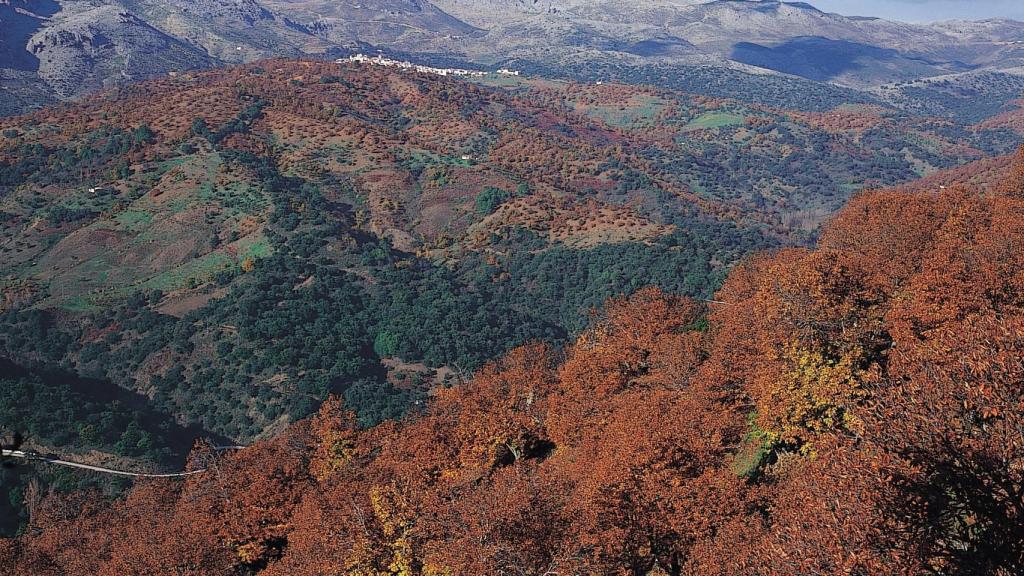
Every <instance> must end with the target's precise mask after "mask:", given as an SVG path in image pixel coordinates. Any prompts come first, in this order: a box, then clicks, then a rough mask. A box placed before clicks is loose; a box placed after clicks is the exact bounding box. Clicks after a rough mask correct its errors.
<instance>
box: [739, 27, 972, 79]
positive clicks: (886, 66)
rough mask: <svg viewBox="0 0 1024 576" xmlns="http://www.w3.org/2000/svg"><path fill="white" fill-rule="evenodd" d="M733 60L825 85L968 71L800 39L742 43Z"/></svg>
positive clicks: (894, 54) (855, 44)
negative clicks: (842, 79)
mask: <svg viewBox="0 0 1024 576" xmlns="http://www.w3.org/2000/svg"><path fill="white" fill-rule="evenodd" d="M730 58H732V59H733V60H735V61H737V62H740V63H743V64H750V65H752V66H759V67H761V68H767V69H769V70H775V71H777V72H783V73H786V74H792V75H794V76H800V77H803V78H807V79H809V80H815V81H818V82H825V81H829V80H833V79H835V78H837V77H839V76H841V75H843V74H848V73H854V74H856V75H858V76H861V77H863V78H865V79H868V80H876V79H882V80H891V79H896V78H898V77H901V76H904V75H909V76H913V75H916V74H922V73H923V74H929V73H943V72H956V71H965V70H969V69H970V68H971V67H970V66H968V65H967V64H964V63H962V62H935V61H931V60H927V59H924V58H917V57H913V56H908V55H906V54H902V53H900V52H899V51H897V50H893V49H891V48H879V47H878V46H872V45H870V44H862V43H859V42H849V41H846V40H832V39H830V38H822V37H820V36H801V37H798V38H794V39H792V40H789V41H787V42H784V43H782V44H779V45H778V46H762V45H760V44H754V43H752V42H739V43H737V44H735V45H734V46H733V49H732V54H731V55H730Z"/></svg>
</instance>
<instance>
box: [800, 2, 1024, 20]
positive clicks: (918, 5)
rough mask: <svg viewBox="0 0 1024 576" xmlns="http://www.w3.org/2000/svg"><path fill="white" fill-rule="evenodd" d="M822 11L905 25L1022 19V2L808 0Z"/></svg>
mask: <svg viewBox="0 0 1024 576" xmlns="http://www.w3.org/2000/svg"><path fill="white" fill-rule="evenodd" d="M808 2H809V3H810V4H813V5H814V6H815V7H817V8H820V9H821V10H824V11H826V12H838V13H840V14H846V15H848V16H880V17H882V18H889V19H894V20H904V21H907V22H923V21H930V20H948V19H954V18H967V19H971V20H980V19H983V18H1014V19H1017V20H1024V0H808Z"/></svg>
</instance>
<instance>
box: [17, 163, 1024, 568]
mask: <svg viewBox="0 0 1024 576" xmlns="http://www.w3.org/2000/svg"><path fill="white" fill-rule="evenodd" d="M1019 179H1020V176H1019V172H1017V173H1016V174H1015V176H1014V177H1012V178H1011V179H1010V180H1009V182H1008V183H1007V184H1006V185H1005V186H1003V187H1001V188H999V189H998V190H999V191H998V192H988V193H977V192H972V191H969V190H967V189H963V188H958V189H952V190H949V191H943V192H940V193H929V194H917V195H913V194H908V193H901V192H893V191H889V192H881V193H875V194H868V195H864V196H861V197H859V198H857V199H856V200H854V201H853V202H852V203H851V205H850V206H849V207H848V208H847V209H846V210H845V211H844V212H843V213H841V214H840V215H839V216H838V217H837V218H836V220H835V221H834V222H833V223H832V224H831V225H830V226H829V228H828V230H826V231H825V233H824V234H823V235H822V238H821V241H820V243H819V247H818V248H817V249H816V250H813V251H811V250H787V251H783V252H780V253H777V254H773V255H762V256H758V257H756V258H753V259H751V260H750V261H748V262H747V263H746V264H744V265H743V266H741V267H739V268H738V269H736V270H735V271H734V272H733V273H732V275H731V276H730V278H729V280H728V281H727V282H726V284H725V286H724V287H723V289H722V290H721V292H720V293H719V296H718V298H719V299H720V300H721V301H722V302H724V303H718V304H714V305H713V306H714V310H713V312H712V313H711V314H710V315H709V322H710V329H709V330H707V331H706V332H705V331H701V330H700V329H699V327H700V325H701V317H702V314H703V311H702V310H701V308H700V307H699V306H698V305H697V304H695V303H694V302H691V301H688V300H685V299H681V298H676V297H672V296H668V295H665V294H663V293H661V292H659V291H657V290H651V289H648V290H642V291H640V292H638V293H637V294H635V295H633V296H632V297H629V298H620V299H613V300H612V301H610V302H609V303H608V306H607V308H606V311H605V312H604V314H603V315H602V316H599V317H595V321H594V324H593V326H592V327H591V328H590V329H589V330H588V331H587V332H585V333H584V334H583V335H581V336H580V337H579V339H578V340H577V341H576V342H575V343H574V344H573V345H572V346H570V347H569V348H568V349H567V350H566V351H565V352H564V357H563V356H562V355H560V353H559V352H558V351H555V350H551V349H549V348H548V347H545V346H542V345H531V346H527V347H524V348H520V349H518V350H515V351H513V352H512V353H511V354H509V355H508V356H507V357H506V358H504V359H502V360H500V361H498V362H495V363H493V364H491V365H490V366H488V367H487V368H485V369H484V370H482V371H481V373H480V374H478V375H477V376H476V377H475V378H474V379H473V380H472V381H471V382H469V383H467V384H465V385H463V386H460V387H457V388H453V389H450V390H443V391H439V392H438V393H437V396H436V398H435V399H434V400H433V401H432V403H431V405H430V407H429V408H428V409H427V410H426V412H425V413H423V414H421V415H419V416H417V417H414V418H412V419H410V420H409V421H406V422H404V423H390V424H385V425H381V426H379V427H376V428H374V429H370V430H362V431H360V430H357V429H356V427H355V426H354V423H353V419H352V416H351V415H350V414H348V413H346V412H345V411H344V410H343V409H342V407H341V406H340V405H339V403H338V402H336V401H331V402H328V403H326V404H325V405H324V407H323V408H322V410H321V411H320V413H319V415H318V416H316V417H315V418H313V419H312V420H311V421H309V422H303V423H299V424H297V425H295V426H293V427H292V428H291V429H290V430H289V431H288V432H287V433H286V434H284V435H283V436H282V437H281V438H278V439H276V440H274V441H270V442H264V443H261V444H259V445H256V446H254V447H252V448H249V449H247V450H244V451H241V452H240V453H238V454H232V455H224V456H221V457H217V458H215V457H213V456H212V455H210V454H205V455H204V454H198V455H197V457H198V458H202V459H204V460H205V461H207V463H208V465H209V466H210V470H209V471H208V472H206V473H204V474H199V475H197V476H194V477H191V478H189V479H187V480H185V481H183V482H146V483H141V484H139V485H138V486H136V487H135V488H134V489H133V490H132V492H131V493H130V494H129V495H128V496H127V497H126V498H124V499H123V500H120V501H118V502H116V503H114V504H113V505H106V504H103V503H100V502H98V501H97V500H96V499H95V498H93V497H91V495H88V494H78V495H72V496H70V497H58V496H51V497H49V498H47V499H46V500H45V501H44V503H43V504H42V505H40V506H38V507H37V509H36V510H35V515H34V517H33V519H32V523H31V525H30V527H29V530H28V532H27V533H26V534H25V536H23V537H21V538H19V539H18V540H16V541H5V542H0V559H2V560H3V566H4V568H3V569H5V570H6V572H4V574H5V576H6V574H14V575H28V574H31V575H40V574H43V575H45V574H67V575H72V576H77V575H80V574H81V575H85V574H90V575H91V574H257V573H258V574H265V575H275V576H277V575H285V574H288V575H310V576H312V575H322V574H350V575H357V574H373V575H382V574H386V575H413V574H423V575H441V574H450V575H455V574H624V575H625V574H629V575H647V574H673V575H676V574H722V575H726V574H728V575H740V574H761V575H778V576H783V575H792V574H808V575H810V574H908V575H909V574H993V575H1000V576H1002V575H1005V576H1009V575H1011V574H1019V573H1020V572H1021V570H1022V569H1024V435H1022V430H1024V402H1022V398H1024V384H1022V383H1024V360H1022V358H1024V251H1021V250H1020V246H1021V245H1022V243H1024V199H1021V197H1020V194H1019Z"/></svg>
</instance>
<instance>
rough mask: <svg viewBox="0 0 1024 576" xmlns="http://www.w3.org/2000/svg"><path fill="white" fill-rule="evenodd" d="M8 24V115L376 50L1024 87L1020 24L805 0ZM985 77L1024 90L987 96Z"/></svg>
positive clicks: (309, 11) (741, 75) (929, 92)
mask: <svg viewBox="0 0 1024 576" xmlns="http://www.w3.org/2000/svg"><path fill="white" fill-rule="evenodd" d="M0 23H2V25H3V26H4V28H5V30H10V33H8V34H5V37H4V38H0V79H3V82H0V88H2V90H3V92H2V93H3V94H4V96H5V97H4V98H3V99H2V102H0V115H5V114H14V113H19V112H26V111H30V110H33V109H36V108H38V107H39V106H42V105H48V104H52V103H54V102H57V101H67V100H72V99H77V98H80V97H81V96H83V95H85V94H89V93H93V92H95V91H97V90H99V89H101V88H103V87H109V86H113V85H119V84H126V83H130V82H132V81H137V80H141V79H147V78H155V77H161V76H165V75H167V74H168V73H178V72H187V71H191V70H195V69H199V68H209V67H214V66H220V65H227V64H239V63H244V62H252V61H256V60H260V59H265V58H271V57H292V58H294V57H312V58H318V59H324V60H331V59H334V58H336V57H338V56H344V55H348V54H350V53H352V52H367V53H374V52H378V51H380V52H386V53H389V54H392V55H401V56H403V57H407V58H409V59H412V60H416V61H423V62H436V63H449V64H450V63H458V64H459V65H461V66H464V67H465V66H469V67H477V68H483V69H488V70H495V69H497V68H500V67H503V66H504V67H508V66H514V67H517V68H520V69H523V70H529V71H537V72H541V71H543V72H544V74H543V75H545V76H547V77H552V76H555V77H563V78H566V77H567V78H574V79H578V80H588V81H593V80H609V79H618V80H620V81H629V82H632V81H633V80H632V79H630V77H635V78H636V80H637V81H640V82H643V83H647V84H654V85H659V86H662V87H666V88H682V89H686V90H687V91H690V92H700V93H704V94H706V95H709V96H721V95H722V94H721V90H723V89H724V90H730V89H731V92H728V93H729V94H736V93H743V94H746V96H745V98H746V99H747V100H749V101H751V102H756V103H761V104H769V105H777V104H778V102H779V98H780V94H779V93H780V92H781V93H783V94H784V95H785V97H787V98H788V99H789V101H788V102H787V105H786V106H785V107H787V108H800V109H805V110H811V109H815V110H817V105H818V103H819V101H820V99H821V98H822V96H823V95H827V97H829V98H830V101H831V102H832V106H829V108H831V107H834V106H835V105H838V104H843V103H846V104H850V103H876V104H877V103H887V104H890V105H894V106H896V107H898V108H900V109H902V110H905V111H910V112H914V113H925V114H929V115H936V114H937V115H942V116H948V115H949V114H951V113H956V112H958V111H960V110H961V109H965V108H966V109H973V110H974V113H975V114H979V113H984V114H986V116H985V117H988V116H992V115H995V114H998V113H1000V112H1003V111H1005V110H1004V107H1005V106H1007V104H1008V103H1009V101H1010V100H1013V99H1016V98H1018V97H1019V96H1020V94H1021V93H1022V92H1024V76H1022V75H1021V74H1020V71H1021V66H1022V65H1024V44H1021V42H1020V38H1021V37H1022V33H1024V24H1022V23H1020V22H1015V21H1011V20H993V21H986V22H946V23H940V24H932V25H918V24H907V23H901V22H891V21H886V20H882V19H877V18H851V17H845V16H840V15H838V14H829V13H825V12H822V11H820V10H818V9H816V8H814V7H813V6H811V5H810V4H806V3H801V2H777V1H770V0H764V1H748V0H716V1H707V2H701V1H691V0H687V1H679V0H643V1H640V2H630V3H627V4H623V3H621V2H613V1H609V0H585V1H584V0H579V1H577V0H571V1H561V0H559V1H549V0H545V1H544V2H533V1H530V2H524V1H518V0H515V1H504V0H433V1H428V0H360V1H358V2H355V1H348V0H346V1H329V2H328V1H319V0H231V1H229V2H219V1H218V2H214V1H212V0H173V1H169V2H165V1H159V2H158V1H155V0H89V1H87V2H82V1H70V0H47V1H45V2H28V1H27V0H0ZM680 76H682V77H684V79H683V80H680V79H679V77H680ZM978 77H982V78H987V79H991V80H993V81H994V82H995V83H996V84H999V85H1003V86H1005V87H1007V88H1009V89H1010V90H1012V91H1014V93H1013V94H1011V95H1010V96H1009V97H1007V96H1006V94H1005V90H996V91H994V92H993V91H991V90H988V89H986V88H985V85H987V84H989V82H983V83H981V87H980V88H979V82H978V81H977V78H978ZM680 82H683V83H685V86H684V85H683V84H679V83H680ZM933 82H942V83H944V85H943V86H932V83H933ZM905 84H908V85H910V87H909V88H907V89H904V88H905V87H904V85H905ZM704 87H706V89H707V90H708V91H707V92H704V91H703V89H704ZM979 99H983V102H982V106H980V107H978V106H976V104H978V103H979V102H978V101H979ZM951 109H952V110H951ZM818 111H823V110H818ZM980 119H983V118H980ZM980 119H979V120H980Z"/></svg>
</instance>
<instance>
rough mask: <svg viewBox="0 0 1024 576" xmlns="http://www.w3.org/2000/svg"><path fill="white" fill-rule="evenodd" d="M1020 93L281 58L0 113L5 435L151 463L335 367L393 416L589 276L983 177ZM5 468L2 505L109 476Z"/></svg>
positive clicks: (542, 319)
mask: <svg viewBox="0 0 1024 576" xmlns="http://www.w3.org/2000/svg"><path fill="white" fill-rule="evenodd" d="M1013 118H1014V115H1013V114H1007V115H1006V116H1005V117H1000V118H998V119H996V120H993V121H992V122H990V123H986V124H979V125H965V124H958V123H957V122H955V121H952V120H949V119H941V118H932V117H919V116H913V115H909V114H906V113H903V112H900V111H899V110H897V109H895V108H891V107H888V106H886V105H884V104H879V103H874V104H858V105H844V106H840V107H837V108H827V109H826V110H825V111H820V112H807V111H803V112H800V111H794V110H785V109H781V108H770V107H766V106H764V105H755V104H751V103H747V102H743V101H741V100H737V99H724V98H711V97H708V96H700V95H693V94H687V93H684V92H676V91H670V90H664V89H656V88H649V87H638V86H628V85H622V84H600V85H598V84H593V83H589V84H584V83H569V82H561V81H552V80H545V79H537V78H510V77H504V76H498V75H492V76H489V77H486V78H482V79H479V80H478V81H475V82H466V81H462V80H454V79H450V78H441V77H438V76H434V75H425V74H418V73H405V72H397V71H393V70H387V69H383V68H379V67H369V66H349V65H336V64H326V63H323V62H296V61H286V60H273V61H266V62H261V63H258V64H253V65H248V66H241V67H236V68H230V69H225V70H219V71H214V72H208V73H202V74H181V75H178V76H176V77H173V78H165V79H163V80H160V81H155V82H151V83H147V84H143V85H138V86H133V87H129V88H123V89H118V90H113V91H110V92H107V93H104V94H101V95H99V96H96V97H93V98H91V99H89V100H87V101H85V102H82V103H80V104H75V105H67V106H64V107H61V108H56V109H50V110H45V111H41V112H39V113H36V114H34V115H31V116H23V117H18V118H9V119H4V120H0V361H2V362H4V364H3V366H5V367H7V368H9V369H7V368H5V370H4V373H3V374H0V382H2V385H3V388H4V391H5V392H4V393H3V394H0V407H3V409H4V410H3V412H2V415H3V420H0V432H3V433H10V432H22V433H25V434H27V435H28V446H29V447H31V448H33V449H38V450H40V451H45V452H56V453H60V454H63V455H65V456H75V457H77V458H78V459H81V460H88V461H91V462H100V463H108V464H109V463H113V464H117V465H119V466H121V467H127V468H130V469H133V470H157V469H168V468H173V467H176V466H177V465H179V464H180V463H181V462H182V461H183V460H184V455H185V453H186V452H187V450H188V447H189V446H190V445H191V442H192V440H193V439H194V438H195V437H197V436H205V437H213V438H221V439H223V440H226V441H227V440H230V441H234V442H243V443H247V442H249V441H252V440H254V439H261V438H270V437H274V436H275V435H277V434H279V433H281V432H282V431H283V430H285V429H286V428H288V426H289V425H290V424H292V423H294V422H295V421H296V420H298V419H301V418H305V417H308V416H310V415H311V414H313V413H315V412H316V410H317V408H318V407H319V406H320V404H321V403H322V402H323V401H324V400H325V399H326V398H328V397H329V396H330V395H332V394H333V395H337V396H339V397H341V398H343V399H344V403H345V405H346V406H347V407H348V408H349V409H351V410H353V411H354V412H355V413H356V415H357V418H358V421H359V422H360V424H361V425H372V424H374V423H377V422H380V421H382V420H386V419H389V418H396V417H399V416H401V415H402V414H405V413H406V412H408V411H410V410H412V411H414V412H415V411H418V410H421V409H422V408H423V406H424V405H425V404H426V402H427V398H428V397H429V395H430V394H431V393H432V391H434V390H436V389H439V388H444V387H448V386H451V385H455V384H459V383H461V382H464V381H465V380H467V379H469V378H470V377H471V376H472V374H473V373H474V372H476V371H477V370H479V369H480V368H481V367H482V366H483V365H484V364H485V363H486V362H488V361H490V360H493V359H496V358H499V357H501V356H502V355H504V354H505V353H506V352H508V351H509V350H511V349H513V348H515V347H517V346H520V345H523V344H526V343H528V342H534V341H542V342H545V343H547V344H548V345H550V346H552V347H553V348H554V349H558V348H559V347H560V346H562V345H563V344H565V343H567V342H570V341H572V340H573V339H575V338H576V337H577V336H578V335H579V334H580V332H581V331H583V330H585V329H586V328H587V327H588V325H589V324H590V323H591V320H592V316H591V311H592V310H594V309H598V308H600V307H601V306H602V304H603V302H604V301H605V300H606V299H607V298H609V297H613V296H617V295H620V294H632V293H634V292H636V291H637V290H639V289H641V288H643V287H645V286H655V287H658V288H660V289H662V290H663V291H665V292H666V293H668V294H672V295H676V296H679V295H685V296H689V297H693V298H696V299H706V298H709V297H710V296H711V295H712V294H713V293H714V292H715V291H716V290H717V289H718V288H719V287H720V286H721V283H722V281H723V279H724V278H725V277H726V275H727V274H728V273H729V271H730V270H731V269H732V267H733V266H734V265H735V264H736V263H737V262H739V261H740V260H741V259H742V258H743V257H744V256H746V255H748V254H750V253H752V252H755V251H758V250H763V249H766V248H777V247H782V246H803V245H807V244H808V243H810V242H811V241H812V240H813V239H814V238H815V237H816V235H817V234H818V230H819V226H820V224H821V223H822V222H823V221H826V220H827V219H828V218H829V217H830V215H831V214H832V213H833V212H834V211H835V210H836V209H838V208H839V207H840V206H841V205H842V204H843V203H844V202H845V201H846V200H847V199H848V198H849V197H850V196H851V195H852V194H854V193H855V192H856V191H858V190H861V189H863V188H872V187H878V186H883V185H890V184H896V183H900V182H906V181H908V180H911V179H914V178H917V177H918V176H921V175H930V176H929V177H928V178H929V179H927V180H925V181H924V182H926V184H919V185H918V186H920V187H921V189H924V190H928V191H934V190H937V189H939V187H940V186H943V185H949V184H950V183H951V182H953V181H971V182H975V183H977V184H978V186H979V187H984V186H985V185H986V182H991V180H992V178H991V177H990V176H988V175H990V174H994V173H998V172H1000V170H1001V169H1002V168H1004V167H1005V162H1006V161H1005V160H1004V159H1002V157H996V158H995V159H994V160H993V159H992V158H990V156H989V155H992V154H1000V153H1004V152H1007V151H1009V150H1010V149H1011V148H1012V147H1013V146H1014V143H1016V142H1018V141H1019V139H1020V134H1019V133H1018V132H1017V131H1016V130H1018V129H1019V126H1018V125H1017V123H1016V122H1014V121H1013ZM947 169H948V170H947ZM968 174H970V175H972V176H971V178H968V177H967V175H968ZM961 177H962V178H961ZM22 470H23V469H16V470H15V471H13V472H12V471H4V472H3V474H4V484H3V491H4V493H5V494H4V497H3V498H2V499H0V506H2V507H3V508H2V509H3V510H4V511H9V512H10V513H9V514H5V516H6V517H7V518H10V519H11V520H10V521H9V522H6V523H4V525H3V526H2V528H3V529H5V530H13V529H15V528H16V526H17V525H18V524H19V523H20V522H22V521H23V520H24V518H25V511H24V509H23V508H22V504H23V503H24V502H25V501H26V499H25V494H26V491H27V492H29V493H33V494H41V493H45V492H46V490H47V489H48V487H50V486H56V487H58V488H62V489H68V488H74V487H78V486H81V485H86V484H97V483H99V484H101V485H102V486H101V487H103V488H104V489H108V490H111V489H114V488H117V486H110V485H107V483H105V482H103V481H102V480H101V481H97V479H95V478H92V477H88V476H82V475H77V474H57V473H52V474H50V473H48V474H47V475H46V476H45V477H40V476H33V475H31V474H23V473H22ZM32 478H35V479H36V480H43V483H42V484H40V485H37V486H36V487H35V488H32V487H31V486H30V484H31V482H30V479H32ZM28 501H29V502H30V503H31V502H32V501H34V500H33V498H29V499H28ZM8 503H10V505H11V506H12V507H7V504H8Z"/></svg>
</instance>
